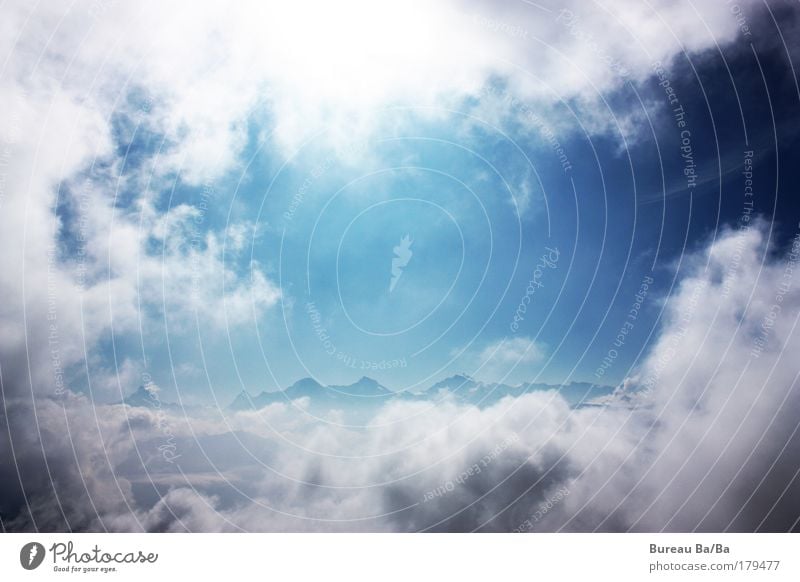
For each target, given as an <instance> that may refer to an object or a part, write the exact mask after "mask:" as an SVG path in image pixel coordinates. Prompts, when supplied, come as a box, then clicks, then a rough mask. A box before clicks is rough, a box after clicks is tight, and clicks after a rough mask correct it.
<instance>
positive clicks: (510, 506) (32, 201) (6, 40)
mask: <svg viewBox="0 0 800 582" xmlns="http://www.w3.org/2000/svg"><path fill="white" fill-rule="evenodd" d="M741 4H742V5H746V7H747V9H748V10H749V7H751V6H753V5H754V4H755V3H754V2H747V3H744V2H743V3H741ZM420 6H422V4H421V3H412V4H408V3H404V4H402V5H401V4H398V5H397V6H394V7H392V8H390V9H386V8H385V7H381V8H380V9H378V8H376V7H374V6H373V4H372V3H367V2H355V1H353V2H346V3H344V4H342V3H337V4H336V5H335V6H334V5H332V4H330V3H325V2H318V3H313V2H312V3H301V4H298V5H296V6H292V7H288V6H285V5H284V6H282V7H264V6H262V5H260V4H259V5H256V4H255V3H254V4H250V5H241V6H236V7H230V6H229V5H228V4H226V3H222V2H219V3H204V4H202V5H198V4H197V3H184V4H175V5H170V6H169V7H165V6H163V5H162V4H158V5H157V4H155V3H152V2H151V3H143V4H142V3H138V4H132V3H121V2H115V3H109V4H102V3H96V2H88V1H87V2H78V3H74V4H70V5H69V6H68V7H67V6H63V5H57V4H49V5H47V6H44V5H35V6H34V5H30V4H29V3H25V2H15V3H11V4H10V5H8V6H4V8H3V11H4V17H3V19H0V28H1V29H2V30H4V31H5V32H6V34H0V57H2V60H3V62H4V63H8V66H7V68H5V69H4V72H3V77H2V79H0V101H1V102H2V103H3V104H4V121H3V124H2V127H0V130H1V131H2V136H3V144H4V146H7V147H6V148H5V149H4V150H3V155H4V156H6V158H7V159H6V158H4V180H3V183H2V185H3V191H2V193H3V196H2V198H0V202H1V203H2V212H0V246H2V248H3V249H4V251H3V253H2V254H0V295H2V297H3V302H2V305H0V323H2V328H3V333H2V334H0V370H2V391H3V392H2V393H3V401H4V407H3V412H4V414H3V417H2V418H0V424H2V425H3V426H2V430H0V459H2V464H3V466H4V467H15V468H16V469H17V473H16V475H12V477H11V478H10V479H7V480H4V482H3V484H2V486H1V487H2V491H0V492H1V493H2V494H1V495H0V512H1V513H2V517H3V527H5V528H7V529H11V530H30V529H44V530H69V529H75V530H88V531H102V530H104V529H110V530H119V531H129V530H131V531H137V530H141V529H145V530H159V531H172V530H182V529H189V530H218V529H220V530H221V529H247V530H315V529H331V530H333V529H342V530H357V529H367V530H420V529H452V530H471V529H476V528H478V529H492V530H503V531H505V530H510V529H514V528H519V527H520V526H521V524H524V523H525V522H526V520H527V521H531V522H533V529H545V530H553V529H567V530H581V531H584V530H592V529H596V528H597V529H615V530H616V529H623V530H624V529H643V530H657V529H669V530H676V531H678V530H687V529H695V528H697V529H702V530H713V531H716V530H721V529H726V528H730V529H734V530H751V529H759V528H761V529H775V530H784V529H788V528H790V527H796V524H795V523H794V520H795V519H796V518H797V515H798V508H797V502H796V500H797V499H798V498H799V496H798V494H797V485H796V476H797V475H796V472H795V471H796V467H795V463H794V462H793V460H794V459H797V458H798V452H799V451H798V450H797V439H796V434H795V429H796V426H797V424H796V420H795V419H794V418H793V415H792V411H793V410H797V408H798V404H800V403H798V402H797V390H796V375H797V369H796V363H795V362H793V361H792V359H791V355H792V354H793V353H797V348H798V346H797V342H798V340H797V339H796V338H797V337H798V334H797V333H796V332H795V323H796V314H797V309H798V306H800V299H799V298H798V291H797V287H796V286H795V285H794V281H793V277H794V269H795V266H794V263H791V262H788V261H791V258H790V259H788V261H787V259H783V260H776V261H767V260H766V259H765V258H764V257H765V256H766V255H765V246H766V240H765V231H764V229H763V228H762V227H754V228H752V229H751V230H749V231H747V232H745V233H744V234H739V235H734V234H732V233H729V234H727V235H725V236H722V237H720V239H719V240H718V241H717V242H715V243H714V244H713V245H712V246H710V248H709V249H708V250H707V252H706V254H700V255H698V256H697V257H695V262H696V267H695V271H694V273H693V274H692V275H690V276H689V277H687V278H686V279H685V280H684V281H683V283H682V285H681V287H680V290H679V292H678V293H677V294H676V295H675V296H674V297H672V298H671V299H670V302H669V311H668V313H669V317H668V318H667V320H666V321H665V324H664V328H663V330H662V332H661V335H660V337H659V340H658V341H657V342H656V343H655V344H654V347H653V350H652V352H651V353H650V355H649V356H648V358H647V359H646V360H645V361H644V362H643V363H642V365H641V369H640V370H639V371H638V372H637V375H638V378H639V379H640V380H639V381H636V382H629V383H628V385H629V387H630V388H629V390H627V391H625V392H624V393H622V394H621V395H620V400H621V402H619V403H617V404H618V405H617V406H608V407H606V408H596V409H583V410H577V411H575V410H570V409H569V408H568V407H567V406H566V404H565V403H564V402H563V401H561V400H560V398H559V397H557V396H554V395H552V394H546V395H542V394H532V395H527V396H525V397H521V398H519V399H517V400H505V401H503V402H501V403H499V404H497V405H496V406H492V407H489V408H487V409H485V410H478V409H476V408H474V407H470V406H458V405H455V404H453V403H442V404H440V405H438V406H432V405H431V404H430V403H424V402H422V403H399V404H394V405H392V406H390V407H387V408H386V409H384V410H383V411H382V412H381V413H380V415H379V416H378V417H376V419H374V422H373V425H374V426H373V427H372V428H371V429H370V438H365V437H364V433H363V432H359V431H353V430H348V429H346V428H343V427H337V426H335V425H332V424H331V425H327V424H319V423H314V422H312V421H311V420H310V419H308V418H304V417H303V416H298V414H297V411H296V410H294V409H289V408H287V407H281V406H280V405H278V406H275V407H268V409H267V410H266V411H264V412H263V414H262V413H259V414H260V416H258V418H259V419H260V420H261V421H262V423H255V422H254V418H253V416H247V415H246V413H237V414H233V415H230V416H225V415H223V414H222V413H221V412H219V411H218V412H217V413H205V414H206V415H205V416H204V415H203V414H199V413H198V414H197V415H195V414H194V413H193V415H190V416H188V417H187V416H185V415H183V414H179V413H177V412H176V411H172V410H165V409H154V410H132V409H127V408H124V407H121V406H110V405H103V404H96V403H93V402H91V401H90V400H88V399H87V398H86V397H82V396H78V395H75V394H74V393H73V392H72V391H71V390H70V387H71V384H70V377H69V374H68V370H69V369H70V367H72V366H75V365H77V364H82V363H89V365H90V366H91V367H92V373H94V374H96V375H97V379H98V382H99V383H98V388H99V389H100V391H101V392H104V393H107V394H113V392H114V390H115V387H114V378H113V377H112V376H116V377H117V378H116V380H117V382H124V383H126V384H128V383H133V382H134V381H135V380H134V378H136V377H137V376H138V375H139V373H140V371H139V370H138V369H137V368H136V367H135V366H133V364H126V363H125V362H122V364H121V374H120V370H116V371H115V370H111V369H110V368H109V366H108V365H105V364H104V362H103V361H102V359H100V360H98V358H97V349H98V345H99V344H101V343H102V341H103V340H107V339H108V334H109V331H110V330H112V329H113V330H114V332H115V333H117V334H122V335H126V336H128V335H130V334H136V333H137V331H138V329H139V325H140V320H141V318H143V317H144V318H147V317H153V318H155V319H158V318H161V317H169V318H172V319H173V321H175V322H177V323H181V322H183V323H184V324H185V323H186V322H187V321H191V320H192V317H193V315H195V314H196V312H198V311H201V312H202V313H203V314H204V315H207V317H205V318H204V322H208V323H209V324H210V325H212V326H214V329H220V328H221V327H224V326H227V325H236V324H244V323H246V322H247V321H249V320H250V318H251V317H252V316H253V315H255V316H256V317H257V316H258V314H260V313H263V312H264V310H267V309H269V308H270V307H271V306H272V305H274V304H275V303H276V302H277V301H278V299H279V298H280V296H281V293H282V291H281V290H280V289H278V288H277V287H276V285H275V284H274V283H273V282H272V281H271V280H270V279H269V277H268V276H267V274H266V270H265V268H264V267H263V266H261V265H259V264H257V263H253V262H249V261H246V260H245V259H244V258H243V257H242V256H240V252H241V251H243V250H244V248H245V247H246V244H245V246H243V240H245V238H244V237H247V236H248V235H247V233H248V232H249V231H250V230H251V225H249V224H246V223H245V224H233V225H228V227H227V228H225V229H222V230H215V229H213V228H210V227H208V226H207V225H205V228H204V229H202V232H201V233H200V234H199V235H198V233H197V232H195V229H194V228H193V223H195V222H196V221H198V220H199V218H200V217H201V216H202V211H201V209H200V207H199V206H190V205H180V204H179V205H176V206H173V207H171V209H170V210H168V211H164V210H163V208H164V205H163V204H159V202H164V200H163V197H164V196H165V195H166V193H168V192H171V191H172V187H173V186H175V184H176V182H175V178H176V176H180V182H181V183H183V184H186V185H189V186H192V187H195V188H206V187H209V185H213V184H214V183H215V181H216V180H218V179H220V177H222V176H224V175H225V174H226V173H228V172H235V171H240V170H241V168H242V154H243V151H244V149H245V147H246V145H247V143H248V140H249V139H250V137H249V135H250V134H249V129H250V127H249V123H250V121H252V120H254V119H255V120H256V121H258V122H259V124H260V125H261V126H262V127H263V128H264V129H263V133H262V138H264V139H265V140H266V143H267V145H268V146H271V147H272V148H273V149H274V151H275V152H278V153H279V154H286V153H287V152H291V151H292V150H293V148H294V147H296V146H297V145H298V144H300V143H302V141H303V139H304V138H305V137H307V136H308V135H310V134H311V133H312V132H313V131H315V130H317V129H319V128H320V127H328V128H329V129H330V131H329V132H328V133H329V135H330V136H332V138H331V141H332V144H333V145H335V144H336V140H337V139H344V137H345V136H346V137H347V138H348V139H349V138H351V137H353V134H363V135H369V134H370V133H371V132H372V131H374V129H375V123H374V119H373V114H374V112H375V111H380V110H381V109H382V108H384V107H385V106H388V105H390V104H397V103H400V104H411V105H425V106H437V107H444V106H449V105H452V104H453V103H455V104H460V103H462V102H463V101H464V99H465V98H468V97H470V96H472V97H475V96H476V95H478V91H479V89H480V87H482V86H484V84H485V83H486V82H487V81H491V80H493V79H497V78H500V79H502V80H503V86H504V87H505V88H506V90H507V91H509V92H510V93H511V94H513V95H518V96H519V98H522V99H525V100H528V101H530V103H531V104H533V105H535V106H537V107H541V110H542V111H544V112H547V111H549V110H552V108H554V107H556V106H558V104H559V103H561V102H562V100H578V101H580V102H581V103H583V104H584V106H585V107H586V108H587V109H588V110H590V111H591V115H587V117H586V121H587V123H586V125H587V127H589V128H590V131H592V132H606V131H608V127H614V126H615V124H614V125H612V126H609V123H606V122H604V118H605V119H606V121H607V120H608V118H607V116H604V115H602V108H600V104H601V103H602V99H601V97H602V96H603V95H605V94H606V93H608V92H613V91H616V90H619V89H620V88H622V87H625V86H626V83H627V82H628V81H629V80H632V81H633V82H634V83H635V82H641V81H642V80H644V79H645V78H647V76H648V75H649V74H650V70H651V67H652V63H653V62H654V61H661V62H663V63H665V64H668V63H670V62H671V61H673V60H674V59H676V58H678V57H679V56H680V55H682V54H683V52H684V51H690V52H693V53H698V52H701V51H704V50H706V49H709V48H714V47H715V46H716V44H717V43H725V42H727V41H730V40H732V39H733V38H734V37H735V35H736V34H737V31H738V25H737V23H736V22H735V19H734V18H733V17H732V15H731V14H730V12H729V10H728V8H727V5H725V4H724V3H703V4H699V3H695V4H694V5H688V6H686V5H683V4H678V3H674V2H669V1H664V2H656V3H650V4H649V5H641V6H634V5H631V3H629V2H621V1H619V2H611V3H606V4H604V5H603V6H599V5H597V6H595V5H593V6H591V7H589V6H586V5H585V3H580V4H579V3H577V2H574V3H567V4H564V3H560V4H559V6H560V7H561V8H564V9H565V10H567V11H568V12H571V14H567V13H565V12H558V11H556V10H554V9H552V8H549V9H547V7H546V9H545V10H544V11H540V10H539V9H538V8H535V7H533V6H531V5H528V4H522V3H520V4H519V5H518V6H514V7H508V8H503V10H502V11H501V13H496V12H494V11H495V10H497V8H496V5H495V4H491V5H490V4H489V3H483V2H480V3H455V2H453V3H443V4H437V5H436V6H435V7H431V6H429V5H428V4H425V6H424V8H425V10H424V11H423V10H422V9H421V8H420ZM490 6H491V7H492V8H491V9H492V11H493V12H491V19H492V22H493V23H488V24H487V21H486V20H487V18H489V16H483V17H481V15H487V14H488V12H487V11H488V10H489V7H490ZM423 13H424V14H426V18H424V19H423V18H421V17H420V16H419V15H420V14H423ZM312 15H313V16H312ZM498 22H499V23H501V24H498ZM503 22H510V23H515V25H516V26H518V27H520V30H519V31H517V29H513V30H515V31H517V32H519V33H513V34H510V33H509V31H511V30H512V29H510V28H508V27H506V26H503V25H502V23H503ZM176 31H180V34H176ZM521 32H525V33H526V34H522V33H521ZM364 47H369V50H365V48H364ZM623 69H624V70H625V72H626V73H627V74H626V75H622V74H621V72H622V70H623ZM545 81H546V82H545ZM556 89H557V90H556ZM491 105H492V104H491V103H483V102H481V109H480V115H481V116H483V117H484V118H485V119H489V120H490V119H493V117H492V115H495V116H496V118H497V119H498V120H502V119H503V113H502V111H493V110H492V106H491ZM598 111H600V112H601V113H599V114H598ZM626 119H636V117H635V116H634V117H630V118H623V121H624V120H626ZM612 121H613V120H612ZM126 124H127V126H128V130H127V133H126V130H125V129H124V128H125V126H126ZM628 125H629V124H628ZM628 125H625V123H623V129H624V130H625V131H629V129H626V128H627V127H628ZM134 129H135V130H136V131H137V132H138V133H137V134H141V132H150V133H152V134H153V135H154V136H155V141H156V143H160V146H159V147H156V148H154V149H153V151H150V150H146V151H144V152H143V153H142V154H141V155H142V157H143V160H140V161H139V162H138V163H137V162H136V161H135V160H133V159H132V158H133V156H126V155H125V153H124V151H123V152H122V153H121V152H120V149H119V146H120V145H122V146H127V145H128V141H129V138H130V137H131V136H132V135H133V133H132V132H133V130H134ZM556 130H558V131H561V129H560V128H555V129H554V131H556ZM266 136H268V138H267V137H266ZM122 149H123V150H124V149H125V148H124V147H123V148H122ZM125 194H127V195H129V196H130V197H132V200H130V201H127V202H123V201H122V199H123V198H125V196H124V195H125ZM68 211H69V212H71V214H69V213H68ZM196 235H198V236H196ZM226 244H230V246H226ZM71 245H75V246H76V247H77V249H78V250H77V251H75V252H70V246H71ZM739 255H740V258H739V259H736V260H734V257H735V256H739ZM734 262H735V263H736V265H737V267H736V268H735V269H730V268H729V267H730V265H731V264H733V263H734ZM787 269H789V270H788V271H787ZM787 273H789V279H788V281H787ZM787 283H788V284H789V286H788V288H787V287H786V285H787ZM784 289H785V291H783V290H784ZM187 290H188V291H189V292H187ZM223 290H224V293H223ZM779 297H780V299H778V298H779ZM526 342H528V343H526ZM486 350H489V351H488V352H487V351H486ZM486 350H483V352H482V353H481V354H480V355H481V356H486V358H485V361H491V362H494V363H495V364H496V365H497V366H501V367H502V366H513V365H514V363H515V362H518V361H520V360H522V361H523V362H527V363H533V361H534V360H535V358H536V357H538V356H539V354H540V351H539V349H538V347H537V346H536V345H535V344H533V343H532V342H530V340H529V339H526V338H517V339H515V340H512V341H510V342H506V343H505V344H502V345H495V346H490V347H487V348H486ZM115 368H116V366H115ZM634 387H635V388H634ZM631 390H633V392H631ZM623 395H624V396H626V398H624V399H623V398H622V396H623ZM165 451H170V454H171V455H172V456H173V457H174V456H175V455H181V456H180V457H179V458H178V459H177V460H176V459H174V458H173V461H177V462H178V464H177V465H176V464H175V463H173V462H170V461H169V460H168V459H167V457H168V456H169V455H165ZM495 451H497V452H496V453H495ZM234 453H235V454H234ZM487 457H488V459H487ZM483 461H486V463H485V464H484V463H483ZM180 463H183V464H182V465H180ZM179 465H180V466H181V467H185V468H186V470H187V473H186V474H185V475H182V474H180V472H179V471H177V467H178V466H179ZM475 465H477V466H478V467H479V469H480V470H479V471H478V472H476V471H474V470H473V471H472V472H471V473H468V474H467V476H466V477H464V473H465V471H468V470H469V469H470V468H472V467H473V466H475ZM451 486H452V491H450V490H449V489H450V488H451ZM440 488H443V489H444V493H442V494H441V495H434V498H433V499H431V500H426V494H427V495H429V494H431V492H438V491H440V490H441V489H440ZM562 490H566V491H569V494H568V495H566V496H563V494H562V498H561V499H559V501H558V503H557V504H556V505H555V506H554V507H553V508H552V509H548V511H547V512H546V513H545V514H544V515H543V516H541V517H539V518H535V519H531V516H535V515H536V512H539V513H541V507H542V504H545V507H546V506H547V504H548V502H550V505H553V503H552V500H553V499H554V498H555V497H554V496H556V495H557V494H558V492H559V491H562Z"/></svg>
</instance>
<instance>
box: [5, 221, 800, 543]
mask: <svg viewBox="0 0 800 582" xmlns="http://www.w3.org/2000/svg"><path fill="white" fill-rule="evenodd" d="M738 237H743V238H742V239H741V240H743V241H744V242H743V243H741V242H739V243H737V242H736V241H737V239H738ZM793 244H794V246H793V247H792V248H791V249H790V251H789V253H788V254H787V255H786V256H785V257H783V258H779V259H768V258H767V257H768V254H767V253H766V250H767V247H766V245H767V241H766V228H765V227H764V226H763V225H756V226H754V227H753V228H751V229H749V230H747V231H744V232H740V233H733V232H727V233H724V234H722V235H721V236H719V237H718V240H717V241H716V242H714V243H713V244H711V245H710V246H709V247H708V248H707V249H705V250H703V251H701V252H698V253H697V254H696V255H693V256H690V257H687V259H688V260H689V262H690V263H692V264H693V265H694V267H693V268H692V272H691V273H690V274H688V275H687V276H686V277H685V278H684V279H683V280H682V281H681V284H680V288H679V290H678V291H677V292H676V293H675V294H674V295H673V296H672V297H670V298H669V300H668V302H667V316H666V319H665V322H664V325H663V328H662V330H661V332H660V335H659V337H658V339H657V341H656V342H655V343H654V344H653V348H652V350H651V352H650V353H649V355H648V356H647V358H646V359H645V360H644V361H643V362H642V364H641V366H640V369H639V370H638V378H637V379H634V380H632V381H631V382H627V383H626V385H625V390H626V391H631V392H633V393H635V395H636V397H635V398H627V399H626V398H622V396H621V395H619V396H620V397H619V398H618V403H617V405H609V406H606V407H589V408H582V409H570V408H569V406H568V405H567V404H566V402H565V401H563V400H562V399H561V398H560V397H559V396H557V395H555V394H553V393H549V392H543V393H532V394H526V395H524V396H521V397H519V398H516V399H513V398H506V399H504V400H502V401H500V402H499V403H498V404H496V405H494V406H491V407H487V408H485V409H482V410H481V409H478V408H476V407H473V406H464V405H458V404H456V403H453V402H449V401H444V402H439V403H438V404H433V403H431V402H426V401H418V402H398V403H394V404H391V405H388V406H386V407H384V408H383V409H382V410H381V411H380V412H379V413H378V414H377V415H376V416H375V418H373V419H372V421H371V423H370V425H369V426H368V427H366V428H365V429H363V430H353V429H348V428H346V427H342V426H336V425H332V424H326V423H324V422H318V421H315V420H313V419H311V418H310V417H306V416H305V415H303V414H302V413H298V411H297V410H296V409H293V408H292V407H289V406H286V405H284V404H277V405H273V406H270V407H267V408H266V409H264V411H263V412H247V413H230V414H228V413H223V412H222V411H216V412H214V411H210V410H207V411H206V412H202V413H196V414H192V415H189V416H184V415H182V414H176V413H175V412H168V413H167V412H165V411H160V410H148V409H130V408H124V407H121V406H107V405H102V406H98V407H93V406H92V404H91V403H90V402H89V401H88V400H86V399H85V398H83V397H72V396H68V397H67V398H66V399H64V400H63V401H62V402H60V403H57V402H55V401H53V400H52V399H41V400H37V403H36V408H35V409H31V408H30V407H29V405H22V404H15V403H12V404H11V405H10V406H9V414H8V415H7V416H6V418H5V419H4V420H3V422H4V423H12V426H11V431H10V433H9V431H8V430H6V427H4V430H2V431H0V434H3V435H8V434H11V435H13V438H14V441H15V442H14V449H13V451H12V450H11V449H10V447H9V446H8V443H7V442H5V439H7V437H5V436H4V437H3V439H4V441H3V443H4V446H3V447H2V451H3V454H4V455H5V456H6V458H5V460H4V463H6V464H7V466H10V465H16V466H17V467H20V471H21V483H22V486H20V485H18V484H15V483H14V480H13V479H12V480H8V481H7V482H6V484H5V489H6V491H4V496H3V500H4V507H3V520H4V523H5V525H6V528H8V529H13V530H17V529H31V528H33V527H38V528H42V529H59V530H61V529H66V528H73V529H102V528H109V529H113V530H125V531H127V530H134V531H137V530H140V529H145V530H155V531H185V530H191V531H212V530H213V531H217V530H224V531H238V530H248V531H287V530H291V531H307V530H321V531H343V530H344V531H354V530H355V531H360V530H368V531H396V530H400V531H417V530H426V531H427V530H447V531H472V530H476V529H477V530H482V531H511V530H542V531H555V530H568V531H594V530H612V531H620V530H622V531H625V530H641V531H661V530H667V531H690V530H700V531H726V530H731V531H753V530H770V531H772V530H774V531H784V530H787V529H791V528H793V527H795V528H796V526H797V522H796V520H797V519H798V516H800V506H798V504H797V499H798V496H797V493H798V491H797V488H798V483H797V479H796V477H797V474H798V467H797V463H796V459H797V458H798V453H800V450H798V447H799V445H800V440H799V439H798V438H797V427H798V424H797V418H796V414H794V411H796V410H797V408H798V405H800V394H799V393H798V390H797V376H798V368H797V365H796V362H794V361H793V359H792V356H793V354H795V353H797V348H798V347H800V346H798V342H799V341H800V340H798V334H797V333H795V328H796V324H797V319H798V313H800V288H799V287H797V285H796V284H795V283H796V281H795V280H794V278H795V275H796V268H797V263H798V260H799V258H800V237H796V238H795V239H794V243H793ZM734 251H735V252H737V253H739V254H740V255H741V259H740V260H739V262H738V265H739V266H738V271H737V273H736V274H734V273H733V272H732V271H730V270H729V269H727V266H728V264H729V261H730V260H731V259H732V257H733V252H734ZM730 277H733V278H734V280H733V282H734V283H735V284H734V285H732V286H730V292H728V293H726V294H724V293H722V290H723V289H725V288H726V287H727V286H728V284H729V283H731V281H730V280H729V278H730ZM778 297H780V299H778ZM776 305H780V309H777V310H776V309H775V306H776ZM776 312H779V313H776ZM34 411H35V414H36V417H35V418H36V419H37V421H38V423H34V422H30V421H29V420H28V419H29V417H30V415H31V414H33V413H34ZM259 420H260V422H259ZM36 426H39V427H42V429H43V432H41V436H38V435H37V432H36V429H35V428H34V427H36ZM165 427H166V428H165ZM42 429H40V430H42ZM167 429H168V430H167ZM65 434H66V435H69V438H67V439H65V438H64V437H63V435H65ZM167 440H171V443H172V445H173V446H174V449H175V452H176V453H177V454H178V455H180V457H178V458H177V459H176V461H175V464H172V463H169V462H166V461H165V458H164V457H163V456H162V455H161V454H160V449H159V447H160V446H163V444H164V442H165V441H167ZM73 449H74V450H73ZM45 460H46V461H47V462H48V465H47V466H46V467H45V466H44V465H43V463H44V462H45ZM45 469H47V470H45ZM48 471H49V475H48ZM154 490H155V491H157V492H160V493H159V494H157V495H154V493H153V491H154ZM147 491H149V493H146V492H147ZM23 492H24V494H23ZM55 499H58V500H59V501H60V503H61V507H60V508H59V506H58V504H57V503H55V502H54V500H55ZM25 502H27V504H26V503H25Z"/></svg>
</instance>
